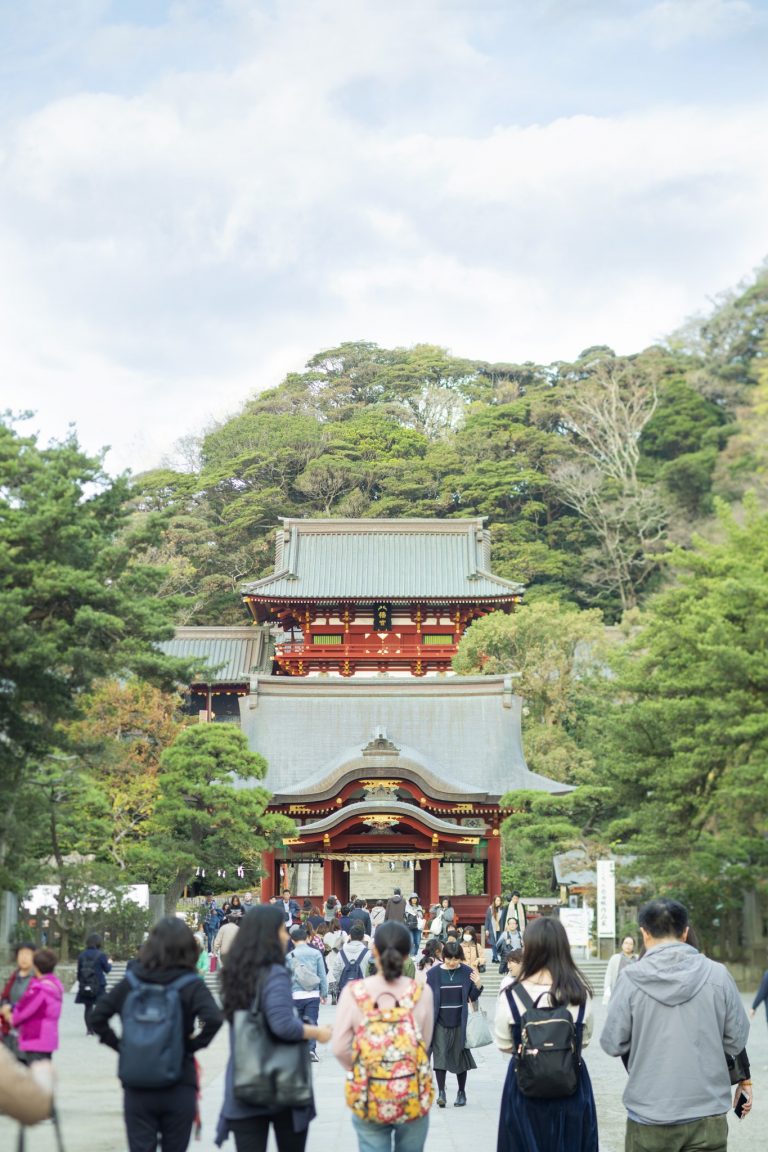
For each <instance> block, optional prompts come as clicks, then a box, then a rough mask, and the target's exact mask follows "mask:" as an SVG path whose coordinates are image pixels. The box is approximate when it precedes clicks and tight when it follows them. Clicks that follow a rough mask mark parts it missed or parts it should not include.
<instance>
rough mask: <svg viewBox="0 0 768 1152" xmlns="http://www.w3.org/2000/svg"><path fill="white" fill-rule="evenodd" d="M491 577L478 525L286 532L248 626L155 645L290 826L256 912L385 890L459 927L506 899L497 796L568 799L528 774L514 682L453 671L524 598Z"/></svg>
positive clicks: (185, 634) (323, 525) (314, 523)
mask: <svg viewBox="0 0 768 1152" xmlns="http://www.w3.org/2000/svg"><path fill="white" fill-rule="evenodd" d="M490 567H491V565H490V536H489V533H488V532H487V531H486V529H485V528H484V526H483V520H482V519H480V518H472V519H455V520H425V519H418V520H416V519H408V520H384V519H382V520H375V519H366V520H343V519H339V520H299V519H286V520H284V521H283V527H282V529H280V530H278V532H277V540H276V552H275V567H274V572H273V574H272V575H269V576H265V577H263V578H262V579H260V580H256V581H254V582H252V583H249V584H246V585H245V586H244V587H243V589H242V596H243V602H244V605H245V607H246V609H247V611H248V614H249V616H250V618H251V623H250V624H248V625H244V626H242V627H235V628H210V627H209V628H180V629H178V631H177V633H176V639H175V640H173V641H170V642H168V643H167V644H165V645H163V647H164V648H165V649H166V650H167V651H169V652H173V654H175V655H180V656H185V657H187V658H189V657H192V656H194V657H195V658H197V659H199V661H200V662H201V664H200V666H201V668H203V667H207V668H209V669H211V671H210V672H201V673H200V679H199V680H198V681H197V682H196V683H194V684H192V685H191V686H190V700H191V702H192V706H193V708H194V710H195V711H196V712H197V713H198V714H199V718H200V719H201V720H207V721H213V722H217V721H218V722H231V723H232V722H233V723H239V725H240V727H241V729H242V731H243V732H244V733H245V735H246V737H247V739H248V743H249V745H250V747H251V749H252V750H253V751H254V752H259V753H260V754H261V755H262V756H264V758H265V759H266V761H267V765H268V769H267V775H266V778H265V780H264V785H265V787H267V788H268V789H269V791H270V792H271V793H272V801H271V804H270V810H272V811H277V812H282V813H284V814H285V815H287V816H289V817H290V818H291V819H292V820H293V821H294V822H295V826H296V827H295V833H294V835H292V836H291V837H290V838H287V839H285V840H284V841H283V842H282V844H281V845H279V846H278V847H276V848H275V849H274V850H273V851H270V852H268V853H265V855H264V858H263V861H262V863H263V869H264V876H263V880H262V886H261V897H262V900H267V899H269V898H270V897H271V896H273V895H276V894H277V893H278V892H279V891H280V890H281V888H283V887H284V886H290V887H291V888H292V890H293V891H294V892H295V894H296V896H297V897H299V898H302V897H306V896H310V897H313V898H315V899H319V898H320V897H321V896H324V897H327V896H328V895H330V894H331V893H334V894H335V895H336V896H338V897H339V898H340V899H341V900H342V901H344V899H345V898H348V897H349V895H350V894H351V893H356V894H359V895H363V896H366V897H376V896H385V895H389V894H390V893H391V891H392V888H393V887H395V886H397V887H400V888H401V889H402V891H403V892H404V893H405V894H406V895H408V894H409V893H410V892H411V891H413V892H417V893H418V895H419V897H420V899H421V901H422V902H423V903H424V904H426V903H430V904H431V903H435V902H437V900H438V899H439V897H440V896H442V895H449V896H451V898H452V900H453V902H454V904H455V905H456V906H457V908H458V910H459V911H460V913H461V914H462V915H463V916H464V917H465V918H466V917H468V916H471V917H475V916H477V915H478V914H479V912H480V909H481V907H482V909H483V910H484V908H485V907H486V906H487V903H488V899H489V897H490V896H492V895H494V894H496V893H500V892H501V855H502V853H501V823H502V821H503V819H504V816H505V809H504V807H503V805H502V803H501V801H502V797H503V796H504V795H505V794H506V793H508V792H510V791H516V790H520V789H526V790H530V791H543V792H550V793H556V792H563V791H567V790H568V789H567V788H566V787H565V786H564V785H562V784H558V783H557V782H556V781H553V780H549V779H547V778H546V777H544V776H540V775H538V774H536V773H535V772H531V771H529V769H528V767H527V765H526V762H525V757H524V755H523V747H522V739H521V715H522V700H521V698H520V697H519V696H518V695H517V694H516V693H515V682H514V678H513V676H511V675H509V676H458V675H455V674H453V672H452V670H451V661H452V658H453V656H454V655H455V653H456V651H457V648H458V645H459V643H460V641H461V638H462V636H463V635H464V632H465V631H466V629H467V628H468V627H471V625H472V623H473V621H475V620H477V619H479V618H481V617H483V616H485V615H487V614H488V613H489V612H497V611H501V612H514V611H515V610H516V607H517V606H518V605H519V604H520V602H521V600H522V595H523V588H522V586H521V585H520V584H516V583H514V582H512V581H509V580H504V579H502V578H500V577H498V576H495V575H493V573H492V572H491V570H490ZM470 877H471V879H470ZM481 889H482V891H481ZM475 905H477V907H475Z"/></svg>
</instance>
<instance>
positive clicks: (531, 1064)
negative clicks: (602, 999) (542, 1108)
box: [505, 984, 584, 1100]
mask: <svg viewBox="0 0 768 1152" xmlns="http://www.w3.org/2000/svg"><path fill="white" fill-rule="evenodd" d="M505 992H506V996H507V1002H508V1003H509V1007H510V1011H511V1012H512V1019H513V1021H514V1024H513V1028H512V1032H513V1036H514V1040H515V1048H516V1052H515V1075H516V1076H517V1085H518V1087H519V1089H520V1091H521V1092H522V1094H523V1096H531V1097H534V1098H535V1099H538V1100H556V1099H557V1098H558V1097H561V1096H573V1094H574V1092H575V1091H576V1089H577V1088H578V1086H579V1074H580V1071H581V1042H582V1037H583V1033H584V1005H583V1004H581V1005H580V1006H579V1014H578V1017H577V1019H576V1023H575V1024H574V1021H573V1017H572V1016H571V1013H570V1011H569V1010H568V1008H567V1007H562V1006H560V1007H557V1006H556V1007H553V1008H540V1007H539V1001H540V1000H541V999H542V998H543V997H546V996H549V993H548V992H542V994H541V996H538V997H537V998H536V1000H535V1001H534V1000H532V999H531V997H530V996H529V995H528V992H527V991H526V989H525V988H524V987H523V986H522V984H515V985H514V987H513V988H506V989H505ZM513 993H516V994H517V995H518V996H519V998H520V999H521V1000H522V1002H523V1004H524V1005H525V1012H524V1013H523V1015H522V1016H521V1015H520V1012H519V1010H518V1007H517V1004H516V1003H515V997H514V995H513Z"/></svg>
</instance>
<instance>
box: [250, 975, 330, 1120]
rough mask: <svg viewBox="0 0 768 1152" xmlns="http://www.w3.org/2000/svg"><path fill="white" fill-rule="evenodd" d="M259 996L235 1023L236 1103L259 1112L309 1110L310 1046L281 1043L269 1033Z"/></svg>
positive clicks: (310, 1089)
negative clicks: (264, 1110)
mask: <svg viewBox="0 0 768 1152" xmlns="http://www.w3.org/2000/svg"><path fill="white" fill-rule="evenodd" d="M260 999H261V997H260V995H259V994H257V996H256V998H255V999H254V1002H253V1004H252V1005H251V1007H250V1009H247V1010H246V1009H241V1010H240V1011H239V1012H235V1015H234V1018H233V1020H232V1032H233V1036H232V1064H233V1068H232V1073H233V1076H232V1079H233V1091H234V1094H235V1099H237V1100H239V1101H240V1102H241V1103H242V1104H250V1105H251V1106H252V1107H255V1108H269V1110H270V1111H271V1112H273V1111H274V1112H277V1111H279V1110H280V1109H282V1108H306V1107H308V1106H309V1105H310V1104H311V1103H312V1072H311V1069H310V1061H309V1045H308V1044H307V1042H306V1041H305V1040H294V1041H285V1040H279V1039H278V1038H277V1037H276V1036H274V1035H273V1033H272V1032H270V1030H269V1025H268V1024H267V1021H266V1019H265V1018H264V1013H263V1012H262V1010H261V1008H260V1007H259V1002H260Z"/></svg>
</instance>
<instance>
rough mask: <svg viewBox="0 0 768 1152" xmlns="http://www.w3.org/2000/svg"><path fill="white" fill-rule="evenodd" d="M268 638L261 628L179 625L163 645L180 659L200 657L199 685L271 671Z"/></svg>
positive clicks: (237, 680)
mask: <svg viewBox="0 0 768 1152" xmlns="http://www.w3.org/2000/svg"><path fill="white" fill-rule="evenodd" d="M265 640H266V636H265V633H264V630H263V629H262V628H258V627H239V628H177V629H176V635H175V636H174V638H173V640H165V641H164V642H163V643H162V644H160V645H159V647H160V648H161V649H162V650H163V652H165V653H167V655H169V656H176V657H178V658H179V659H183V660H194V659H195V658H197V659H198V663H197V665H196V667H195V677H194V681H193V682H194V683H196V684H239V683H243V682H247V681H248V680H249V679H250V677H251V675H253V674H256V673H258V672H267V671H269V665H270V664H271V654H270V653H269V651H268V650H267V649H268V645H267V644H266V643H265ZM206 669H209V670H211V671H206Z"/></svg>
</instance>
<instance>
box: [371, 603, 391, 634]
mask: <svg viewBox="0 0 768 1152" xmlns="http://www.w3.org/2000/svg"><path fill="white" fill-rule="evenodd" d="M373 627H374V629H375V630H376V631H377V632H391V631H392V605H391V604H385V603H383V602H382V601H379V602H378V603H376V604H374V606H373Z"/></svg>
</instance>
